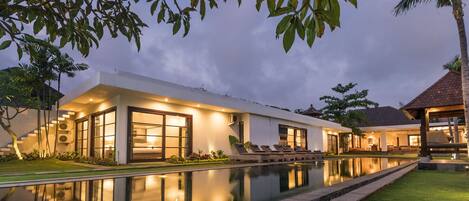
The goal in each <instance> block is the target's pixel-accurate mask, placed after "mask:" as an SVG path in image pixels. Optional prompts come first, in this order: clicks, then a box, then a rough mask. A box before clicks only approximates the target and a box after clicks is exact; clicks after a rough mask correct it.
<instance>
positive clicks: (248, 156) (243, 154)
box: [230, 144, 270, 163]
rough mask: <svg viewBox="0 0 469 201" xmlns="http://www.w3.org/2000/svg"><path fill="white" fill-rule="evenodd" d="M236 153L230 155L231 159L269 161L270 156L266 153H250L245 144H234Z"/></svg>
mask: <svg viewBox="0 0 469 201" xmlns="http://www.w3.org/2000/svg"><path fill="white" fill-rule="evenodd" d="M234 151H235V152H238V153H234V154H232V155H231V156H230V159H231V160H234V161H243V162H258V163H261V162H268V161H269V160H270V157H269V156H268V155H266V154H257V153H249V152H248V151H247V150H246V148H244V145H243V144H234Z"/></svg>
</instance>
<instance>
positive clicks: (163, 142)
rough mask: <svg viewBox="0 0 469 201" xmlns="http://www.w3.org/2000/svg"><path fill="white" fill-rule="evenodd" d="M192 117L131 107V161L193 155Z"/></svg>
mask: <svg viewBox="0 0 469 201" xmlns="http://www.w3.org/2000/svg"><path fill="white" fill-rule="evenodd" d="M190 124H191V117H190V116H188V115H183V114H174V113H167V112H161V111H154V110H147V109H141V108H133V107H129V126H130V132H131V133H130V137H129V140H130V141H131V142H130V143H129V145H130V147H129V151H130V153H129V159H130V161H134V162H136V161H155V160H165V159H169V158H171V156H177V157H185V156H187V155H189V154H190V152H191V151H190V149H191V146H190V145H191V141H190V137H191V135H190V130H191V129H190Z"/></svg>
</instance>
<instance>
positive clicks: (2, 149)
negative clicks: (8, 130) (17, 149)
mask: <svg viewBox="0 0 469 201" xmlns="http://www.w3.org/2000/svg"><path fill="white" fill-rule="evenodd" d="M7 151H11V149H10V148H6V147H2V148H0V152H7Z"/></svg>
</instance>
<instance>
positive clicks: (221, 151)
mask: <svg viewBox="0 0 469 201" xmlns="http://www.w3.org/2000/svg"><path fill="white" fill-rule="evenodd" d="M217 157H218V158H228V156H227V155H225V152H223V150H218V151H217Z"/></svg>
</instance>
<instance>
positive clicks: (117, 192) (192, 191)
mask: <svg viewBox="0 0 469 201" xmlns="http://www.w3.org/2000/svg"><path fill="white" fill-rule="evenodd" d="M406 162H409V161H408V160H402V159H387V158H350V159H341V160H326V161H324V163H303V164H288V165H273V166H257V167H248V168H237V169H220V170H208V171H198V172H183V173H174V174H165V175H148V176H136V177H127V178H115V179H101V180H91V181H78V182H68V183H57V184H47V185H36V186H24V187H15V188H3V189H0V200H2V201H3V200H5V201H17V200H18V201H19V200H21V201H36V200H51V201H52V200H54V201H55V200H56V201H68V200H70V201H75V200H80V201H81V200H83V201H108V200H111V201H112V200H114V201H121V200H122V201H124V200H136V201H148V200H171V201H188V200H192V201H228V200H239V201H243V200H253V201H258V200H278V199H281V198H285V197H288V196H291V195H295V194H297V193H299V192H303V191H310V190H314V189H318V188H321V187H324V186H330V185H334V184H337V183H340V182H344V181H346V180H350V179H352V178H354V177H359V176H363V175H366V174H372V173H375V172H378V171H380V170H382V169H386V168H390V167H395V166H397V165H400V164H402V163H406Z"/></svg>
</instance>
